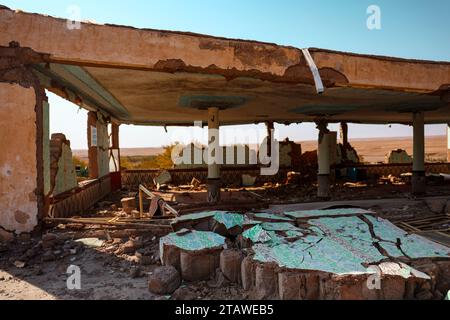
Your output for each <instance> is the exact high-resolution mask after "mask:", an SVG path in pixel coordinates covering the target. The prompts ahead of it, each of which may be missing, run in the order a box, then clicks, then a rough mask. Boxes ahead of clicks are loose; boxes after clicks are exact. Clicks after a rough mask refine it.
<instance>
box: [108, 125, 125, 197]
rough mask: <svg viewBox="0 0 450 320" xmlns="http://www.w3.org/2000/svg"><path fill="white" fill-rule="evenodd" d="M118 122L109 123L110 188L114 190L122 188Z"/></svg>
mask: <svg viewBox="0 0 450 320" xmlns="http://www.w3.org/2000/svg"><path fill="white" fill-rule="evenodd" d="M119 126H120V125H119V124H117V123H112V124H111V147H110V150H109V153H110V155H109V157H110V161H109V171H110V178H111V190H112V191H116V190H120V189H121V188H122V176H121V175H122V174H121V170H120V144H119Z"/></svg>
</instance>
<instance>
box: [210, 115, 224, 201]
mask: <svg viewBox="0 0 450 320" xmlns="http://www.w3.org/2000/svg"><path fill="white" fill-rule="evenodd" d="M219 126H220V123H219V108H209V109H208V157H211V158H210V159H208V202H209V203H217V202H220V187H221V179H220V164H219V163H218V161H219V159H220V156H221V152H220V139H219Z"/></svg>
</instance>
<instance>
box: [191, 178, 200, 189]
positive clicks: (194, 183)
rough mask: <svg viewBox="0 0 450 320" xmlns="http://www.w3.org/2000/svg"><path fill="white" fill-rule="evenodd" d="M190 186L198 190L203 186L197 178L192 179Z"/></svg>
mask: <svg viewBox="0 0 450 320" xmlns="http://www.w3.org/2000/svg"><path fill="white" fill-rule="evenodd" d="M190 185H191V187H192V188H193V189H198V188H199V187H200V185H201V182H200V180H198V179H197V178H192V181H191V183H190Z"/></svg>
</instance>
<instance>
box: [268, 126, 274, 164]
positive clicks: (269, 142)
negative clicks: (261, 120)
mask: <svg viewBox="0 0 450 320" xmlns="http://www.w3.org/2000/svg"><path fill="white" fill-rule="evenodd" d="M266 127H267V156H268V157H269V158H270V157H271V156H272V139H271V137H272V132H273V130H275V126H274V124H273V121H268V122H266Z"/></svg>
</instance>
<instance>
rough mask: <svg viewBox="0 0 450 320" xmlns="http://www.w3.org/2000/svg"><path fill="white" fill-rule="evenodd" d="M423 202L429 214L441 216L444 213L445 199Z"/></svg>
mask: <svg viewBox="0 0 450 320" xmlns="http://www.w3.org/2000/svg"><path fill="white" fill-rule="evenodd" d="M425 202H426V204H427V206H428V209H430V211H431V212H433V213H437V214H441V213H443V212H444V209H445V206H446V204H447V199H427V200H426V201H425Z"/></svg>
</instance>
